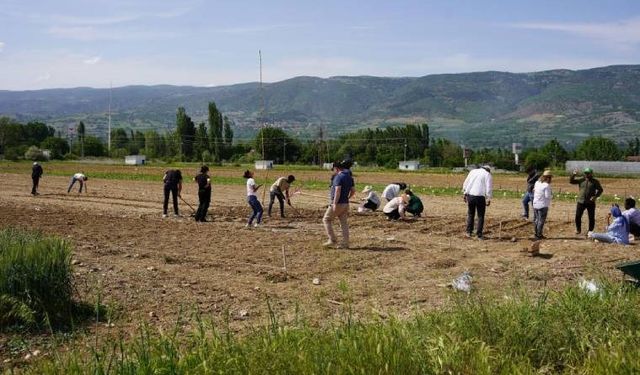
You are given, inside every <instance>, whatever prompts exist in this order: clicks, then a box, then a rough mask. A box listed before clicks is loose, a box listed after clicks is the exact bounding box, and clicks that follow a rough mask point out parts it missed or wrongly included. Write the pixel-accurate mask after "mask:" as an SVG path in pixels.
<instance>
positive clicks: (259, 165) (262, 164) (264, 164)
mask: <svg viewBox="0 0 640 375" xmlns="http://www.w3.org/2000/svg"><path fill="white" fill-rule="evenodd" d="M255 168H256V169H273V160H256V164H255Z"/></svg>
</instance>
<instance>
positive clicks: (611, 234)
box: [587, 204, 629, 245]
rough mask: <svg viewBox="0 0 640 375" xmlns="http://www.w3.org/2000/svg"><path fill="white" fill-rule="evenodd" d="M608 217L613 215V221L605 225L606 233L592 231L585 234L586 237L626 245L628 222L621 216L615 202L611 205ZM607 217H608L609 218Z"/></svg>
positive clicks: (627, 241) (627, 242) (627, 240)
mask: <svg viewBox="0 0 640 375" xmlns="http://www.w3.org/2000/svg"><path fill="white" fill-rule="evenodd" d="M608 216H609V218H611V216H613V222H612V223H611V225H609V226H608V227H607V233H593V232H589V233H588V234H587V237H588V238H591V239H592V240H596V241H600V242H605V243H617V244H623V245H628V244H629V223H628V222H627V218H625V217H624V216H622V212H621V211H620V207H618V205H617V204H614V205H613V206H611V211H610V212H609V215H608ZM609 218H608V219H609Z"/></svg>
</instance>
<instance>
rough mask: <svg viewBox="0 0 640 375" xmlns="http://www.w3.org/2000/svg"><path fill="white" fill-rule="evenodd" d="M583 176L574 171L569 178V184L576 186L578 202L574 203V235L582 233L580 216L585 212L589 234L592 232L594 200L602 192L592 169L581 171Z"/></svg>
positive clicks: (594, 220) (593, 225)
mask: <svg viewBox="0 0 640 375" xmlns="http://www.w3.org/2000/svg"><path fill="white" fill-rule="evenodd" d="M582 172H583V176H578V171H577V170H574V171H573V173H572V174H571V177H570V178H569V183H570V184H573V185H578V188H579V191H578V200H577V203H576V217H575V222H576V234H580V233H581V232H582V215H583V214H584V210H587V216H588V217H589V232H593V229H594V228H595V226H596V199H598V197H600V196H601V195H602V192H603V191H604V190H603V189H602V185H600V181H598V180H597V179H595V178H594V177H593V169H591V168H590V167H586V168H584V169H583V170H582Z"/></svg>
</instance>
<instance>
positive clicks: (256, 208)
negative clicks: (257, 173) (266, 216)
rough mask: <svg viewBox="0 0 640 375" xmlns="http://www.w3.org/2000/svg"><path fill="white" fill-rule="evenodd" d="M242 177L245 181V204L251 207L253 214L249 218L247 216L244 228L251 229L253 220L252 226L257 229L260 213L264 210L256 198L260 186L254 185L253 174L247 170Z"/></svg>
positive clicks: (260, 218)
mask: <svg viewBox="0 0 640 375" xmlns="http://www.w3.org/2000/svg"><path fill="white" fill-rule="evenodd" d="M243 177H244V178H246V179H247V202H248V203H249V206H251V209H252V210H253V213H252V214H251V216H249V221H247V225H246V227H247V228H251V225H252V224H253V219H255V220H256V222H255V224H253V226H254V227H255V228H257V227H258V225H260V222H261V221H262V212H263V211H264V210H263V209H262V205H261V204H260V201H259V200H258V197H257V196H256V192H257V191H258V189H260V186H262V185H256V180H254V179H253V172H251V171H249V170H247V171H245V172H244V176H243Z"/></svg>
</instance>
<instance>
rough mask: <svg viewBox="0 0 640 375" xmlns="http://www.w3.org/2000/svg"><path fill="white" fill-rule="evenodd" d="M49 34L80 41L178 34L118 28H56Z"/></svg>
mask: <svg viewBox="0 0 640 375" xmlns="http://www.w3.org/2000/svg"><path fill="white" fill-rule="evenodd" d="M48 32H49V34H50V35H52V36H55V37H58V38H63V39H73V40H80V41H85V42H88V41H96V40H128V41H130V40H157V39H163V38H175V37H177V36H179V34H178V33H175V32H171V31H149V30H139V29H125V28H118V29H117V30H114V29H106V28H94V27H91V26H54V27H51V28H50V29H49V31H48Z"/></svg>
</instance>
